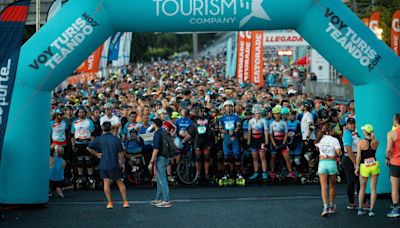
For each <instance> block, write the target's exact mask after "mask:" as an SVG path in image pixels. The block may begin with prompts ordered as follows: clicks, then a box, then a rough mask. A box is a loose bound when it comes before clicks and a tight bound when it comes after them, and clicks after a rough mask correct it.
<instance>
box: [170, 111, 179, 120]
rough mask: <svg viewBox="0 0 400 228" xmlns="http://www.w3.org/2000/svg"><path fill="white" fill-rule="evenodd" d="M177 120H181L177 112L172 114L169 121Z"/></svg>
mask: <svg viewBox="0 0 400 228" xmlns="http://www.w3.org/2000/svg"><path fill="white" fill-rule="evenodd" d="M179 118H181V116H180V115H179V113H178V112H173V113H172V116H171V119H179Z"/></svg>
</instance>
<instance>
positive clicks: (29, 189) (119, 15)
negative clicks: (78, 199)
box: [0, 0, 400, 204]
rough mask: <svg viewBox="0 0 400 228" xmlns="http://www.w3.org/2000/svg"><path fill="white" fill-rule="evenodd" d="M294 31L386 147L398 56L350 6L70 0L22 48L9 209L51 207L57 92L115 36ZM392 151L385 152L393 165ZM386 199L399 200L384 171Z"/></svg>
mask: <svg viewBox="0 0 400 228" xmlns="http://www.w3.org/2000/svg"><path fill="white" fill-rule="evenodd" d="M271 29H295V30H297V31H298V32H299V33H300V34H301V35H302V36H303V37H304V38H305V39H306V40H307V41H308V42H309V43H310V44H311V45H312V46H313V47H314V48H315V49H317V50H318V52H319V53H321V54H322V55H323V56H324V57H325V58H326V59H327V60H328V61H330V62H331V63H332V64H333V65H334V66H335V67H336V68H337V69H338V70H339V71H340V72H342V73H343V74H344V75H346V76H347V77H348V78H349V79H350V81H351V82H352V83H353V84H354V85H355V87H356V88H355V100H356V104H357V120H358V126H361V125H363V124H366V123H371V124H373V125H374V126H375V127H376V133H377V136H378V138H379V140H380V141H381V142H385V141H386V132H387V131H388V130H389V129H390V128H391V126H392V116H393V114H394V113H396V112H400V99H399V98H400V97H399V95H400V92H399V91H400V60H399V58H398V57H397V56H396V55H395V54H394V53H393V52H392V51H391V50H390V49H389V48H388V47H387V46H386V45H385V44H384V43H383V42H381V41H379V40H378V39H377V38H376V37H375V35H374V34H373V33H372V32H371V31H370V30H369V29H368V28H367V27H366V26H365V25H364V24H363V23H362V22H361V21H360V20H359V19H358V18H357V17H356V16H355V15H354V14H353V13H352V12H351V11H350V10H349V9H348V8H347V7H346V6H345V5H344V4H343V3H342V1H341V0H302V1H299V0H297V1H293V0H85V1H81V0H70V1H69V2H68V3H67V4H66V5H65V6H64V7H63V8H62V10H61V11H60V12H59V13H58V14H57V15H56V16H55V17H54V18H53V19H52V20H51V21H49V22H48V23H47V24H45V25H44V26H43V27H42V28H41V30H40V31H39V32H38V33H37V34H35V35H34V36H33V37H32V38H31V39H30V40H29V41H28V42H26V44H25V45H24V46H23V47H22V50H21V57H20V60H19V65H18V72H17V77H16V82H15V88H14V92H13V94H12V97H13V98H12V103H11V109H10V114H9V121H8V126H7V130H6V135H5V141H4V146H3V148H2V149H3V158H2V160H1V165H0V186H1V187H0V202H1V203H8V204H42V203H46V202H47V201H48V197H47V191H48V174H49V168H48V160H49V157H48V155H49V153H48V151H49V141H48V139H49V134H50V129H49V127H48V126H49V125H48V123H49V110H50V100H51V90H52V89H54V88H55V87H56V86H57V85H58V84H59V83H61V82H62V81H63V80H64V79H65V78H66V77H67V76H69V75H70V73H71V72H72V71H74V69H76V67H77V66H78V65H79V64H80V63H82V62H83V61H84V60H85V58H86V57H87V56H88V55H89V54H90V53H92V52H93V51H94V50H95V49H96V48H97V47H99V46H100V45H101V44H102V43H103V42H104V41H105V40H106V39H107V38H108V37H109V36H110V35H112V34H113V33H115V32H116V31H134V32H178V31H239V30H271ZM384 144H385V143H382V144H381V146H380V149H379V152H378V155H377V156H378V157H379V159H378V160H379V161H380V162H381V164H384V153H385V148H384V147H385V145H384ZM381 169H382V173H383V175H381V178H380V180H379V187H378V192H379V193H388V192H390V183H389V179H388V177H387V176H388V175H387V173H388V169H387V167H385V166H384V165H382V166H381Z"/></svg>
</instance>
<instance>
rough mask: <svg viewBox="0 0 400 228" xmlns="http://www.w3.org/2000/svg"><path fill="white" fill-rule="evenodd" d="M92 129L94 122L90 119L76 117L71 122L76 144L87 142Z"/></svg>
mask: <svg viewBox="0 0 400 228" xmlns="http://www.w3.org/2000/svg"><path fill="white" fill-rule="evenodd" d="M93 131H94V124H93V121H92V120H90V119H83V120H82V119H76V120H74V122H72V129H71V133H72V134H74V138H75V140H76V144H85V143H89V142H90V140H91V137H92V132H93Z"/></svg>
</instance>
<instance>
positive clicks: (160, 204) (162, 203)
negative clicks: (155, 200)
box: [155, 201, 172, 208]
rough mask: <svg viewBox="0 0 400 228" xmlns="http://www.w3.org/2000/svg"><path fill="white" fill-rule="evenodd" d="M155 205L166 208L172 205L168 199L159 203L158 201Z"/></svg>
mask: <svg viewBox="0 0 400 228" xmlns="http://www.w3.org/2000/svg"><path fill="white" fill-rule="evenodd" d="M155 206H156V207H160V208H168V207H172V203H171V201H168V202H165V201H162V202H161V203H159V204H157V205H155Z"/></svg>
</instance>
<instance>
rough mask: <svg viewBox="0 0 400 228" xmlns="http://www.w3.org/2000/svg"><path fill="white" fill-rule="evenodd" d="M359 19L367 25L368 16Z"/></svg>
mask: <svg viewBox="0 0 400 228" xmlns="http://www.w3.org/2000/svg"><path fill="white" fill-rule="evenodd" d="M361 21H362V22H364V24H365V26H367V27H369V18H366V17H365V18H361Z"/></svg>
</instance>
